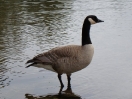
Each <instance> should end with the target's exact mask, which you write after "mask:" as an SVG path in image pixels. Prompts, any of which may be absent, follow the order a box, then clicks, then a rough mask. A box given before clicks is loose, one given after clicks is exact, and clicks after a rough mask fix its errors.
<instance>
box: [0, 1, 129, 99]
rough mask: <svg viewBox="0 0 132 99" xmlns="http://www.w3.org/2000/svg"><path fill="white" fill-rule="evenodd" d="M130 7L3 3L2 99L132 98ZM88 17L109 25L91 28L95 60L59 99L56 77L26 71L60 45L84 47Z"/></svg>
mask: <svg viewBox="0 0 132 99" xmlns="http://www.w3.org/2000/svg"><path fill="white" fill-rule="evenodd" d="M131 5H132V1H131V0H125V1H124V0H104V1H100V0H94V1H93V0H65V1H64V0H47V1H46V0H28V1H26V0H6V1H5V0H1V1H0V99H18V98H19V99H60V98H61V99H73V97H74V99H81V98H82V99H99V98H100V99H111V98H112V99H131V98H132V91H131V90H132V73H131V71H132V67H131V65H132V61H131V59H132V55H131V53H132V44H131V42H132V34H131V31H132V25H131V22H132V17H131V16H132V11H131V10H132V6H131ZM90 14H94V15H97V16H98V17H99V18H100V19H102V20H104V21H105V22H104V23H100V24H96V25H93V26H92V27H91V39H92V42H93V46H94V48H95V54H94V58H93V61H92V63H91V64H90V65H89V66H88V67H87V68H85V69H83V70H82V71H79V72H76V73H74V74H73V75H72V82H71V84H72V92H71V91H70V92H68V93H70V96H69V94H67V92H64V93H63V95H62V96H61V97H60V96H58V95H57V94H58V92H59V89H60V87H59V86H60V85H59V81H58V79H57V74H55V73H52V72H50V71H47V70H44V69H42V68H36V67H30V68H28V69H27V68H25V66H26V65H25V62H26V61H27V60H28V59H31V58H32V57H34V56H35V55H37V54H38V53H42V52H44V51H47V50H49V49H51V48H53V47H56V46H61V45H69V44H81V42H80V41H81V28H82V23H83V20H84V18H85V17H86V16H87V15H90ZM62 77H63V82H64V84H65V87H64V89H63V90H65V89H66V85H67V79H66V76H65V75H63V76H62ZM58 97H59V98H58ZM70 97H72V98H70ZM75 97H76V98H75Z"/></svg>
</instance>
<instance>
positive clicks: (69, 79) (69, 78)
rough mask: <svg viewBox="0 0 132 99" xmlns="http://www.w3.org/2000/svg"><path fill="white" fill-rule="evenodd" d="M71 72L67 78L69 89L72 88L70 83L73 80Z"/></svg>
mask: <svg viewBox="0 0 132 99" xmlns="http://www.w3.org/2000/svg"><path fill="white" fill-rule="evenodd" d="M70 76H71V74H70V75H67V80H68V85H67V88H68V89H71V83H70V81H71V77H70Z"/></svg>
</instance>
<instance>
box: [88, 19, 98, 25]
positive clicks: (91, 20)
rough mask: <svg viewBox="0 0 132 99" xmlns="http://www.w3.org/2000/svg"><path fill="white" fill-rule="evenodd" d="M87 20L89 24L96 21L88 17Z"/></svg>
mask: <svg viewBox="0 0 132 99" xmlns="http://www.w3.org/2000/svg"><path fill="white" fill-rule="evenodd" d="M88 20H89V22H90V23H91V24H95V23H96V22H95V21H94V20H93V19H92V18H88Z"/></svg>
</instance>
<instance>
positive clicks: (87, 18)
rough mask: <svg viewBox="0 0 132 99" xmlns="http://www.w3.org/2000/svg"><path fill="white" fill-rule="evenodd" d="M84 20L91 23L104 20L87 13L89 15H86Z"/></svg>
mask: <svg viewBox="0 0 132 99" xmlns="http://www.w3.org/2000/svg"><path fill="white" fill-rule="evenodd" d="M86 20H88V21H89V22H90V23H91V25H92V24H96V23H99V22H104V21H102V20H100V19H98V18H97V17H96V16H95V15H89V16H87V17H86Z"/></svg>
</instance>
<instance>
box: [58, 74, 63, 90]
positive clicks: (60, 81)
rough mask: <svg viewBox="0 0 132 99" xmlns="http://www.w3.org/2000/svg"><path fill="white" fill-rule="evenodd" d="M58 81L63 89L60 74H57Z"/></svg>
mask: <svg viewBox="0 0 132 99" xmlns="http://www.w3.org/2000/svg"><path fill="white" fill-rule="evenodd" d="M58 79H59V81H60V84H61V88H63V87H64V84H63V82H62V80H61V74H58Z"/></svg>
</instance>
